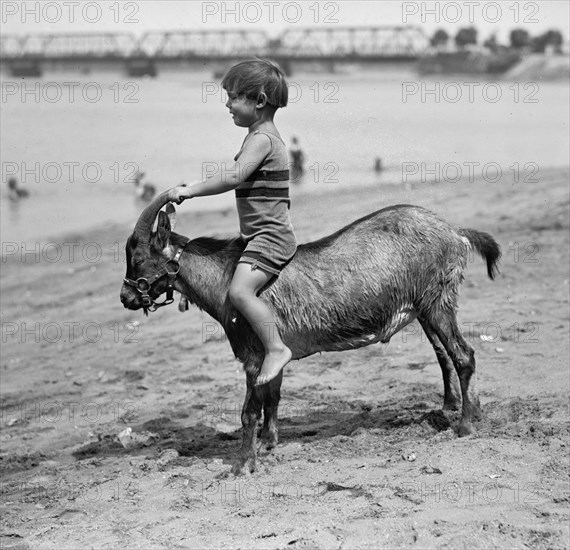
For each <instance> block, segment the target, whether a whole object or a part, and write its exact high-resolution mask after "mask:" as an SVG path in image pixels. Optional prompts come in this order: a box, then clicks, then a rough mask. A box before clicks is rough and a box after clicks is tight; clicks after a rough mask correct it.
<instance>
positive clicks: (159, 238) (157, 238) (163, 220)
mask: <svg viewBox="0 0 570 550" xmlns="http://www.w3.org/2000/svg"><path fill="white" fill-rule="evenodd" d="M152 240H153V244H154V245H155V246H156V248H158V249H159V250H164V249H165V248H166V247H167V246H168V245H169V244H170V220H169V219H168V216H167V215H166V214H165V213H164V212H163V211H162V210H161V211H160V212H159V213H158V226H157V228H156V233H155V234H154V235H153V239H152Z"/></svg>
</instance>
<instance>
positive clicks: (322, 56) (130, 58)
mask: <svg viewBox="0 0 570 550" xmlns="http://www.w3.org/2000/svg"><path fill="white" fill-rule="evenodd" d="M428 45H429V39H428V37H427V36H426V35H425V34H424V32H423V30H422V29H421V28H419V27H411V26H369V27H338V26H335V27H307V28H294V29H287V30H285V31H283V32H282V33H281V34H280V35H279V36H277V37H271V36H269V35H268V34H267V33H266V32H264V31H261V30H251V29H247V30H246V29H235V30H228V29H224V30H188V31H171V32H169V31H164V32H163V31H150V32H146V33H144V34H141V35H135V34H131V33H85V34H38V35H20V36H18V35H3V36H1V37H0V62H1V63H3V64H6V65H7V66H8V67H9V68H10V70H11V71H12V73H14V71H18V70H22V68H23V70H24V71H25V70H30V71H32V72H33V71H34V70H40V73H41V69H40V67H41V65H42V64H45V63H49V62H55V63H67V62H69V63H74V64H75V65H77V64H78V63H96V62H116V63H123V64H124V65H125V66H126V67H127V70H128V72H129V73H130V74H131V73H132V74H133V75H135V74H134V73H136V72H137V71H138V72H141V73H142V74H152V73H153V68H154V72H155V74H156V68H155V64H156V63H157V62H183V61H200V62H209V61H223V62H229V61H232V60H237V59H242V58H245V57H251V56H258V57H271V58H272V59H275V60H277V61H278V62H281V63H283V64H284V66H285V67H286V68H287V67H290V63H291V62H294V61H324V62H343V61H349V62H383V61H396V62H397V61H412V60H415V59H417V58H418V57H419V56H420V55H421V54H423V53H424V52H425V51H426V49H427V48H428ZM26 67H27V69H26ZM34 68H35V69H34Z"/></svg>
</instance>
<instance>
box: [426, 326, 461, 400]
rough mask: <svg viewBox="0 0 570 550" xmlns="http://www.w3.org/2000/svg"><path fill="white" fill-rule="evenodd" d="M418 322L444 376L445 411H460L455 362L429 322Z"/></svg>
mask: <svg viewBox="0 0 570 550" xmlns="http://www.w3.org/2000/svg"><path fill="white" fill-rule="evenodd" d="M418 321H419V323H420V325H421V326H422V328H423V329H424V332H425V333H426V336H427V338H428V340H429V342H430V344H431V345H432V347H433V349H434V351H435V355H436V357H437V362H438V363H439V366H440V367H441V374H442V376H443V410H444V411H458V410H459V409H460V408H461V388H460V386H459V379H458V378H457V373H456V372H455V367H454V366H453V362H452V361H451V359H450V357H449V355H448V354H447V352H446V351H445V348H444V347H443V346H442V345H441V342H440V341H439V338H438V337H437V334H436V333H435V331H434V329H433V328H432V327H431V325H430V324H429V322H428V321H426V320H424V319H421V318H419V317H418Z"/></svg>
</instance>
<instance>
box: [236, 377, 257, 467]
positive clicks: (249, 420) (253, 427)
mask: <svg viewBox="0 0 570 550" xmlns="http://www.w3.org/2000/svg"><path fill="white" fill-rule="evenodd" d="M246 381H247V389H246V394H245V401H244V404H243V409H242V411H241V424H242V426H243V439H242V444H241V449H240V451H239V454H238V456H237V458H236V461H235V462H234V465H233V468H232V472H233V473H234V474H235V475H240V474H245V473H253V472H254V471H255V468H256V463H257V422H258V421H259V419H260V418H261V406H262V404H263V397H262V395H263V392H262V388H261V387H256V386H255V376H252V375H251V374H247V375H246Z"/></svg>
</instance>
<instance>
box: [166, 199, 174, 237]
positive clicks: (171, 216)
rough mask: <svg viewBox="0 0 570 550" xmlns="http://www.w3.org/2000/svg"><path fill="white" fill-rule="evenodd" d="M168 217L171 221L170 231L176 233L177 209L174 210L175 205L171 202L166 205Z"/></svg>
mask: <svg viewBox="0 0 570 550" xmlns="http://www.w3.org/2000/svg"><path fill="white" fill-rule="evenodd" d="M166 215H167V216H168V219H169V220H170V231H174V228H175V227H176V208H174V205H173V204H172V203H171V202H169V203H168V204H167V205H166Z"/></svg>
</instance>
